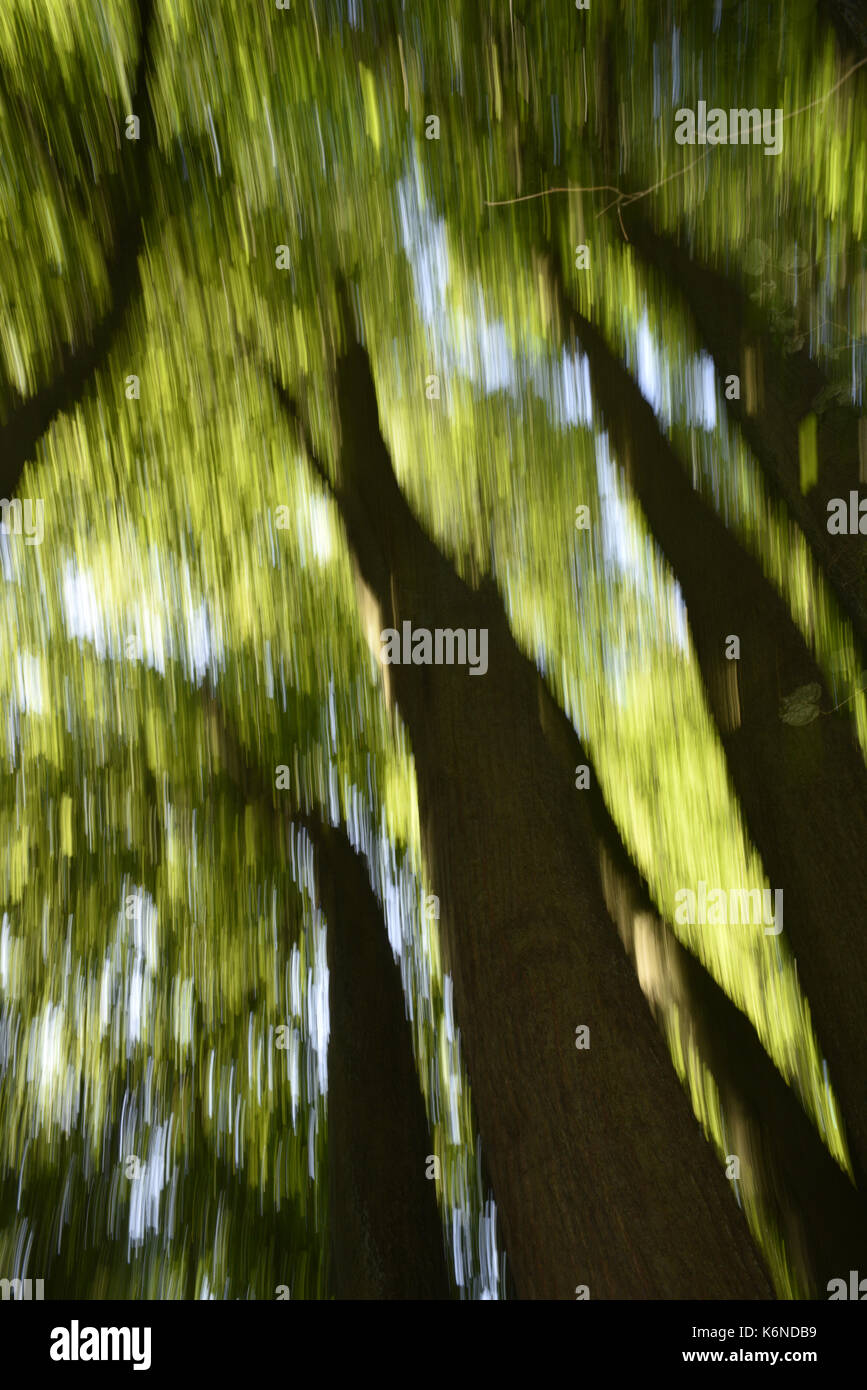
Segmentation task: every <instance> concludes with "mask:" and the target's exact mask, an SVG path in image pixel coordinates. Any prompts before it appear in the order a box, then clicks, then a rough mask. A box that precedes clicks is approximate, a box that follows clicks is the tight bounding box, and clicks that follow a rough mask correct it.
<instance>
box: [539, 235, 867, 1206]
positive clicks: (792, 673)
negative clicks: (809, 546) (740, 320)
mask: <svg viewBox="0 0 867 1390" xmlns="http://www.w3.org/2000/svg"><path fill="white" fill-rule="evenodd" d="M548 265H549V269H550V271H551V280H550V285H551V290H552V299H553V302H554V303H555V304H556V305H557V306H558V309H559V313H560V316H561V319H562V321H563V323H564V325H566V326H567V327H568V330H569V332H570V333H573V334H574V335H575V336H576V337H577V339H578V341H579V343H580V346H581V348H582V350H583V351H584V352H585V353H586V354H587V356H588V358H589V362H590V375H591V381H592V384H593V390H594V400H595V401H596V402H597V403H598V405H599V407H600V409H601V412H602V415H603V417H604V420H605V422H606V424H607V426H608V429H609V431H610V434H611V438H612V442H613V444H614V447H615V449H616V451H617V453H618V456H619V458H620V460H621V462H622V463H623V464H624V465H625V466H626V469H627V472H628V476H629V479H630V482H631V484H632V487H633V489H634V491H635V494H636V496H637V497H638V499H639V501H640V502H641V505H642V507H643V509H644V512H645V515H646V517H647V520H648V524H649V525H650V527H651V530H652V531H653V534H654V536H655V538H656V540H657V543H658V544H659V546H660V549H661V550H662V552H663V554H664V555H665V557H666V559H667V560H668V562H669V564H670V565H671V567H672V570H673V571H674V573H675V575H676V577H677V579H678V581H679V583H680V585H681V588H682V591H683V596H684V599H685V601H686V605H687V609H688V613H689V621H690V627H691V631H692V636H693V641H694V645H695V651H696V655H697V658H698V661H699V665H700V667H701V671H702V675H703V677H704V680H705V685H706V687H707V691H708V696H709V699H710V703H711V708H712V710H713V713H714V716H715V718H716V722H717V725H718V727H719V730H720V734H721V737H722V740H723V743H724V746H725V749H726V753H727V757H728V764H729V769H730V771H731V775H732V780H733V782H734V785H735V789H736V791H737V793H738V796H739V798H740V800H741V803H742V805H743V807H744V810H745V812H746V821H747V826H748V828H749V831H750V834H751V835H752V837H753V839H754V841H755V844H756V847H757V848H758V850H759V852H760V854H761V857H762V860H763V862H764V867H765V870H766V872H767V873H768V875H769V877H770V879H771V883H772V886H773V887H774V888H776V889H782V890H783V893H784V907H785V912H784V929H785V930H786V932H787V933H788V935H789V939H790V941H791V943H792V947H793V950H794V952H795V955H796V956H797V961H798V969H799V973H800V977H801V980H802V983H803V985H804V988H805V991H806V993H807V996H808V998H809V1001H810V1007H811V1010H812V1013H813V1019H814V1022H815V1024H816V1028H817V1032H818V1034H819V1038H820V1040H821V1043H822V1046H823V1048H824V1050H825V1053H826V1056H827V1058H828V1061H829V1064H830V1068H831V1080H832V1083H833V1084H834V1086H835V1087H836V1089H837V1092H838V1095H839V1097H840V1100H841V1103H842V1108H843V1115H844V1117H845V1121H846V1124H847V1126H848V1133H849V1139H850V1141H851V1145H852V1157H853V1162H854V1165H855V1174H856V1179H857V1180H858V1185H859V1187H862V1188H863V1180H862V1175H863V1174H864V1173H865V1171H867V1113H865V1110H864V1105H863V1075H864V1069H865V1064H867V1046H865V1038H864V1030H863V1019H864V1017H865V1015H867V945H865V940H864V934H863V930H862V917H863V910H864V903H865V902H867V857H865V855H864V844H865V842H867V774H865V768H864V762H863V759H862V756H861V752H860V749H859V747H858V744H857V742H856V740H855V737H854V731H853V727H852V723H851V720H850V718H849V715H848V713H847V712H846V710H845V709H843V710H841V711H838V712H836V713H832V712H831V710H832V705H833V701H832V700H831V698H830V696H829V694H828V691H827V689H826V687H825V683H824V679H823V677H822V674H821V672H820V671H819V668H818V666H817V664H816V662H815V660H814V659H813V657H812V655H811V653H810V652H809V650H808V648H807V646H806V643H805V642H804V641H803V639H802V637H801V635H800V633H799V632H798V630H797V629H796V627H795V624H794V623H793V621H792V618H791V615H790V613H789V610H788V608H787V606H786V604H785V603H784V602H783V600H782V599H781V598H780V596H779V595H778V594H777V592H776V590H775V589H774V588H773V586H772V585H771V584H770V583H769V582H768V581H767V580H766V579H765V577H764V575H763V574H762V571H761V569H760V567H759V565H758V563H757V561H755V560H754V559H753V557H752V556H751V555H750V554H748V553H747V552H746V551H745V550H743V549H742V548H741V546H740V545H739V544H738V542H737V540H736V539H735V538H734V536H733V535H732V534H731V533H730V532H729V531H728V529H727V528H726V526H725V525H724V523H723V521H722V520H721V519H720V518H719V516H718V515H717V514H716V512H714V511H713V510H712V509H711V508H710V507H709V506H708V505H707V504H706V503H705V502H704V500H703V499H702V498H701V496H700V495H699V494H698V493H697V492H696V491H695V490H694V489H693V488H692V486H691V485H690V483H689V482H688V480H687V478H686V475H685V473H684V471H683V469H682V468H681V466H680V463H679V461H678V459H677V457H676V455H675V453H674V451H673V449H672V447H671V445H670V444H669V443H668V441H667V439H666V438H665V436H664V435H663V434H662V432H661V430H660V427H659V425H658V424H657V422H656V418H655V416H654V414H653V411H652V410H651V408H650V406H649V405H648V404H647V402H646V401H645V400H644V397H643V396H642V395H641V393H640V391H639V389H638V387H637V385H636V384H635V382H634V381H633V379H632V377H631V376H630V374H629V372H628V371H627V370H626V369H625V368H624V366H623V365H622V363H621V362H620V360H619V358H618V357H617V356H616V354H615V353H613V352H612V350H611V349H610V347H609V346H608V343H607V342H606V340H605V338H604V336H603V335H602V333H601V332H600V331H599V329H598V328H596V327H595V326H594V325H593V324H591V323H590V322H589V321H588V320H587V319H585V318H584V317H583V315H582V314H580V312H579V311H578V310H577V309H576V307H575V306H574V304H573V303H572V301H571V298H570V297H569V295H568V291H567V289H566V285H567V281H566V279H565V276H564V273H563V270H562V268H555V267H554V266H553V265H552V262H551V259H549V261H548ZM732 634H734V635H736V636H738V637H739V638H740V643H741V657H740V660H737V661H734V660H732V661H729V660H726V658H725V650H726V643H727V639H728V637H729V636H730V635H732ZM808 684H815V685H817V686H818V687H819V690H820V691H821V707H822V712H821V714H819V716H818V717H817V718H815V719H814V720H813V722H812V723H810V724H808V725H806V726H801V727H795V726H792V725H790V724H787V723H785V722H783V720H782V719H781V717H780V713H781V711H780V702H781V700H782V698H783V697H784V696H788V695H791V694H792V693H793V692H794V691H796V690H797V689H799V688H800V687H803V686H805V685H808ZM684 886H685V887H690V886H691V887H693V888H694V887H695V885H684ZM722 886H723V887H725V886H726V885H722ZM756 886H757V887H758V886H759V885H756ZM672 906H673V905H672Z"/></svg>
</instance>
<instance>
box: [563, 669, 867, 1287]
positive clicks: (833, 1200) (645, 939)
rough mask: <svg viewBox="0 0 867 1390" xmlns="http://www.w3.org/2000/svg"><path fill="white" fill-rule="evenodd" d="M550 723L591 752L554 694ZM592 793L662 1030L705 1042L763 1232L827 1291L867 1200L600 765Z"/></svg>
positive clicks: (849, 1261) (800, 1272)
mask: <svg viewBox="0 0 867 1390" xmlns="http://www.w3.org/2000/svg"><path fill="white" fill-rule="evenodd" d="M543 699H544V706H543V710H544V712H543V728H544V730H545V734H546V737H547V739H548V742H549V745H550V748H551V750H552V753H553V755H554V756H556V757H557V758H558V760H559V762H560V764H561V766H562V767H563V768H564V769H567V768H572V767H575V766H576V765H577V764H578V763H579V762H581V761H584V762H586V761H587V755H586V752H585V751H584V750H582V748H581V744H580V742H579V740H578V738H577V735H576V734H575V731H574V729H573V727H572V725H571V723H570V721H569V720H568V719H567V717H566V715H565V714H564V713H563V711H562V710H561V709H560V708H559V706H557V705H556V704H555V702H554V701H553V700H552V699H551V697H550V696H549V695H547V692H546V695H545V696H544V697H543ZM581 794H582V796H583V797H585V798H586V801H587V806H588V809H589V810H590V813H591V816H592V821H593V828H594V832H595V835H596V837H597V845H598V853H599V858H600V863H601V865H602V878H603V883H604V886H605V897H606V902H607V904H608V908H609V911H610V912H611V915H612V917H613V918H614V920H615V921H616V923H617V926H618V930H619V931H620V935H621V938H622V940H623V942H624V944H625V946H626V949H627V951H628V952H629V955H630V958H631V959H632V961H633V963H634V964H635V966H636V969H637V973H638V978H639V981H640V983H641V986H642V989H643V990H644V993H645V996H646V997H647V999H648V1002H649V1003H650V1006H651V1008H652V1010H653V1013H654V1016H655V1017H656V1019H657V1021H658V1022H659V1024H660V1026H661V1027H662V1028H663V1031H665V1030H666V1028H670V1027H672V1026H673V1027H674V1028H675V1030H676V1033H677V1036H678V1037H679V1040H680V1050H681V1053H682V1055H683V1056H688V1055H689V1051H690V1049H691V1048H692V1049H694V1050H695V1052H696V1053H697V1055H698V1057H699V1058H700V1060H701V1062H703V1063H704V1065H705V1066H706V1067H707V1068H708V1070H709V1071H710V1073H711V1075H712V1076H713V1079H714V1081H715V1082H716V1085H717V1088H718V1091H719V1097H720V1107H721V1113H722V1120H723V1127H724V1130H725V1134H726V1140H727V1143H728V1144H729V1145H730V1147H731V1150H732V1153H733V1154H734V1155H735V1156H737V1157H739V1158H740V1161H741V1178H740V1181H741V1184H742V1187H743V1188H744V1189H745V1190H746V1191H748V1192H750V1194H751V1195H752V1197H753V1199H754V1201H755V1202H756V1204H757V1208H758V1211H759V1213H760V1217H759V1219H760V1222H761V1227H762V1229H763V1231H764V1232H766V1233H767V1232H770V1231H772V1230H774V1229H776V1231H777V1232H779V1233H780V1235H781V1236H782V1237H783V1240H784V1242H785V1250H786V1256H787V1260H788V1263H789V1265H790V1268H791V1270H792V1272H793V1274H794V1277H795V1284H796V1287H797V1289H798V1293H799V1296H801V1297H805V1298H825V1297H826V1296H827V1287H828V1281H829V1280H830V1279H833V1278H837V1277H839V1271H840V1270H846V1269H854V1268H857V1267H858V1264H859V1262H863V1258H864V1251H865V1249H867V1211H865V1203H864V1199H863V1197H862V1195H861V1194H860V1193H858V1192H857V1191H856V1189H855V1188H854V1187H853V1185H852V1183H851V1181H850V1180H849V1178H848V1177H847V1175H846V1174H845V1173H844V1172H843V1171H842V1169H841V1168H840V1167H839V1166H838V1165H837V1163H836V1162H835V1161H834V1159H833V1158H832V1157H831V1154H830V1153H829V1151H828V1149H827V1148H826V1146H825V1144H824V1143H823V1142H822V1140H821V1138H820V1136H819V1134H818V1132H817V1130H816V1128H815V1126H814V1125H813V1123H812V1122H811V1121H810V1119H809V1118H808V1117H807V1114H806V1113H805V1111H804V1108H803V1106H802V1105H801V1103H800V1102H799V1100H798V1098H797V1096H796V1095H795V1093H794V1092H793V1091H792V1090H791V1088H790V1087H789V1086H787V1085H786V1083H785V1081H784V1080H783V1078H782V1076H781V1075H780V1073H779V1071H778V1070H777V1068H776V1067H775V1066H774V1064H773V1062H772V1061H771V1059H770V1057H769V1056H768V1054H767V1052H766V1051H765V1049H764V1047H763V1046H762V1043H761V1041H760V1039H759V1037H758V1035H757V1034H756V1031H755V1029H754V1028H753V1026H752V1024H751V1023H750V1021H749V1019H748V1018H746V1016H745V1015H744V1014H743V1013H741V1012H740V1010H739V1009H738V1008H736V1007H735V1005H734V1004H733V1003H732V1002H731V1000H730V999H729V997H728V995H726V994H725V992H724V991H723V990H722V989H720V987H719V985H718V984H717V983H716V981H715V980H714V978H713V976H712V975H710V974H709V972H708V971H707V970H705V968H704V966H703V965H702V964H701V962H700V961H699V960H698V959H697V958H696V957H695V956H693V955H692V954H691V953H690V952H689V951H687V950H686V949H685V948H684V947H683V946H682V945H681V944H680V942H679V941H678V940H677V937H676V936H675V934H674V932H673V930H672V928H671V926H670V925H669V924H668V923H667V922H665V921H664V920H663V918H662V917H660V915H659V913H658V911H657V909H656V907H655V906H654V904H653V902H652V900H651V897H650V892H649V889H648V887H647V884H646V883H645V881H644V879H643V877H642V875H641V874H640V873H639V871H638V869H637V868H636V867H635V865H634V864H633V862H632V859H631V858H630V856H629V853H628V851H627V850H626V848H625V846H624V844H623V841H622V840H621V838H620V834H619V832H618V830H617V827H616V825H615V824H614V821H613V820H612V819H611V816H610V814H609V812H608V808H607V806H606V804H605V801H604V798H603V796H602V793H601V791H600V790H599V786H598V782H597V780H596V777H595V774H592V773H591V784H590V787H589V788H588V789H587V790H586V791H584V792H582V793H581Z"/></svg>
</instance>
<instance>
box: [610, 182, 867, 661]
mask: <svg viewBox="0 0 867 1390" xmlns="http://www.w3.org/2000/svg"><path fill="white" fill-rule="evenodd" d="M623 216H624V220H625V222H626V227H627V230H628V233H629V239H630V242H631V243H632V245H633V246H634V247H635V249H636V250H637V251H638V253H639V255H640V256H641V257H642V258H643V259H644V260H645V262H646V263H647V264H648V265H649V266H652V267H654V268H655V269H657V270H659V271H661V272H662V273H663V274H664V275H665V276H666V277H667V278H668V280H669V282H670V283H671V285H672V288H674V287H677V289H678V290H680V292H681V293H682V294H683V295H684V297H685V299H686V301H687V303H688V305H689V308H690V310H691V311H692V315H693V318H694V319H695V323H696V326H697V328H698V330H699V332H700V334H701V336H702V338H703V339H704V342H705V344H706V346H707V349H708V351H709V352H710V354H711V356H712V357H713V359H714V363H715V365H716V369H717V372H718V373H719V377H720V379H721V380H722V379H724V378H725V377H726V376H728V375H729V374H730V373H733V372H734V373H737V374H739V375H742V373H743V369H744V362H745V359H746V354H747V351H748V350H750V351H752V352H753V353H754V354H755V361H756V363H757V366H758V370H759V372H760V373H761V404H760V408H759V409H758V410H754V411H753V412H752V413H751V412H750V411H749V410H748V400H747V397H746V395H742V397H741V399H740V400H731V401H727V407H728V409H729V411H730V412H731V415H732V417H733V419H735V420H736V421H737V422H738V425H739V426H740V428H741V431H742V433H743V436H744V439H745V440H746V441H747V443H748V444H749V446H750V448H751V449H752V451H753V453H754V454H755V456H756V458H757V459H758V460H759V462H760V463H761V465H762V468H763V470H764V472H765V475H766V477H767V479H768V482H769V484H770V486H771V489H772V491H773V492H774V493H775V494H776V495H777V496H778V497H779V498H781V499H782V500H783V501H784V502H785V504H786V506H787V508H788V510H789V513H790V515H791V516H792V518H793V519H794V520H795V521H796V522H797V524H798V525H799V526H800V528H801V530H802V531H803V533H804V536H805V537H806V539H807V541H808V542H809V545H810V547H811V549H812V552H813V554H814V556H815V558H816V561H817V563H818V565H819V566H820V568H821V569H822V570H823V572H824V573H825V575H826V576H827V578H828V580H829V582H830V583H831V585H832V587H833V588H834V590H835V593H836V595H837V599H838V601H839V603H840V606H841V609H842V611H843V612H844V613H845V615H846V616H847V617H848V618H849V621H850V622H851V623H852V626H853V628H854V629H855V632H856V634H857V638H858V642H859V644H860V650H861V654H862V664H867V659H865V657H864V653H865V652H867V555H865V551H867V546H865V543H864V537H863V536H860V535H857V534H856V535H840V536H832V535H830V534H829V532H828V524H827V523H828V510H827V504H828V501H829V500H830V498H832V497H845V498H847V499H848V497H849V492H850V490H853V489H854V490H855V491H857V490H858V487H859V477H860V462H859V444H858V435H859V428H863V423H862V421H861V417H860V415H859V413H858V411H857V410H855V409H854V408H853V407H852V406H848V405H835V406H832V407H830V408H828V409H825V410H823V411H821V412H820V413H819V415H818V424H817V449H818V458H819V481H818V483H817V484H816V486H814V487H812V488H811V489H810V490H809V492H807V493H806V495H805V494H804V493H802V491H801V483H800V460H799V450H798V426H799V424H800V421H801V420H802V419H803V418H804V417H805V416H806V415H807V414H809V413H810V410H811V408H812V403H813V402H814V401H815V399H816V397H817V396H818V395H819V393H820V392H821V391H822V390H824V388H825V387H826V386H827V385H828V382H827V379H826V378H825V375H824V373H823V372H822V369H821V367H820V366H819V364H818V363H817V362H815V361H813V359H812V358H811V357H810V355H809V353H808V352H807V350H806V348H802V349H801V350H800V351H799V352H796V353H792V354H790V355H784V354H783V352H782V351H781V349H780V348H779V347H778V346H777V345H776V344H775V342H774V340H773V338H772V337H771V335H770V333H769V332H768V331H767V329H766V326H765V324H764V323H763V321H762V316H761V314H760V312H759V310H758V309H757V308H756V307H755V306H754V305H753V304H751V303H750V301H749V300H748V298H747V296H746V293H745V291H744V289H743V287H742V286H741V285H740V284H738V283H737V282H736V281H735V280H734V278H733V277H732V275H731V274H729V275H722V274H720V272H719V271H717V270H714V269H712V268H711V267H710V266H707V265H703V264H701V263H700V262H699V261H697V260H696V259H695V258H694V257H692V256H691V255H690V254H689V252H688V251H687V250H686V249H685V248H684V247H683V246H682V245H680V244H679V243H678V242H677V241H675V240H674V238H673V237H669V236H665V235H661V234H659V233H658V232H655V231H654V230H653V228H651V227H650V225H649V224H648V223H647V222H646V221H645V220H643V219H642V218H640V217H639V216H638V214H637V213H636V212H634V211H633V210H632V209H627V210H626V211H625V212H624V214H623Z"/></svg>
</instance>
